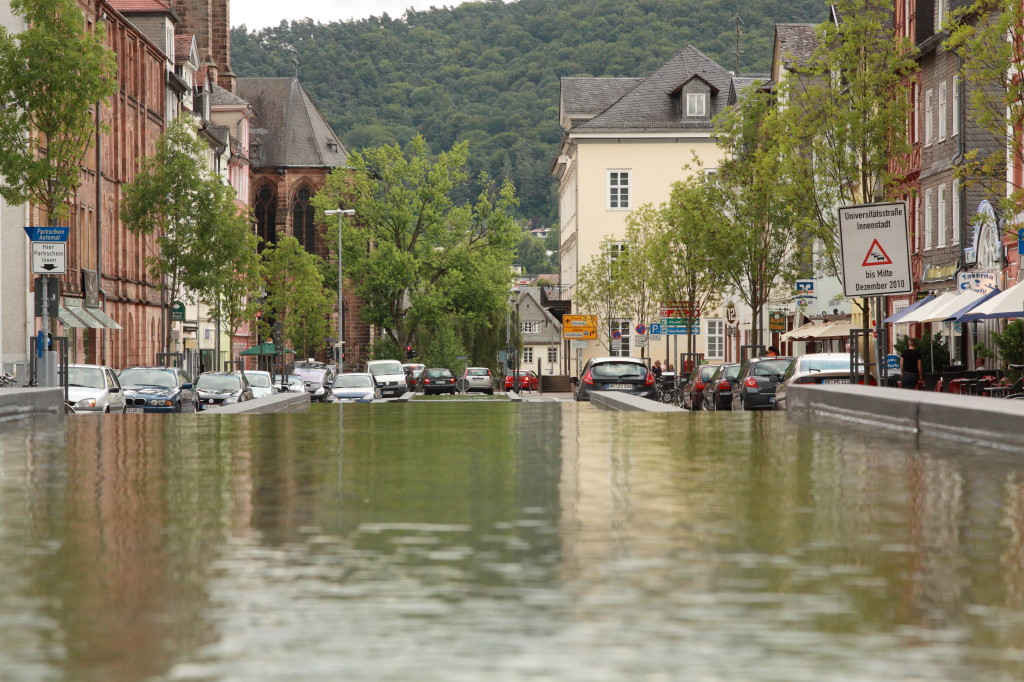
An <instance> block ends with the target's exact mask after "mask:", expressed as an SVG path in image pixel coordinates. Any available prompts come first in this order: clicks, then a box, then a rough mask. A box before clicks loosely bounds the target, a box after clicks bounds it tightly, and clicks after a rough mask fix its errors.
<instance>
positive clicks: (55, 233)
mask: <svg viewBox="0 0 1024 682" xmlns="http://www.w3.org/2000/svg"><path fill="white" fill-rule="evenodd" d="M69 232H71V228H70V227H26V228H25V234H27V235H28V239H29V241H33V242H66V241H67V240H68V233H69Z"/></svg>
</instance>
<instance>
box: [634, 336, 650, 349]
mask: <svg viewBox="0 0 1024 682" xmlns="http://www.w3.org/2000/svg"><path fill="white" fill-rule="evenodd" d="M633 345H634V346H636V347H637V348H646V347H647V337H646V336H641V335H637V336H635V337H633Z"/></svg>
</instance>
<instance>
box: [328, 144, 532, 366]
mask: <svg viewBox="0 0 1024 682" xmlns="http://www.w3.org/2000/svg"><path fill="white" fill-rule="evenodd" d="M467 161H468V145H467V144H465V143H460V144H458V145H456V146H455V147H453V148H452V149H451V150H449V151H446V152H441V153H439V154H437V155H436V156H435V155H432V154H430V152H429V150H428V149H427V144H426V142H425V140H424V139H423V138H422V137H417V138H415V139H414V140H413V141H412V142H410V143H409V144H408V145H407V147H406V149H405V150H403V149H401V148H399V147H398V146H385V147H379V148H376V149H369V150H365V151H364V152H362V153H354V154H353V155H352V156H351V158H350V159H349V165H350V169H344V170H340V171H335V172H334V173H332V174H331V175H330V176H329V177H328V179H327V183H326V185H325V187H324V188H323V189H322V190H321V191H320V192H319V193H318V194H317V196H316V197H314V199H313V203H314V204H315V205H316V206H317V208H318V209H319V210H321V211H322V210H325V209H333V208H335V207H337V206H345V207H351V208H354V209H355V211H356V214H355V216H354V217H351V218H349V219H347V220H345V222H344V227H343V232H342V243H343V249H344V263H345V268H344V269H345V274H346V276H347V277H348V278H349V279H350V281H351V282H352V283H353V286H354V289H355V291H356V293H358V294H359V296H360V297H361V299H362V302H363V304H362V308H361V315H362V317H363V320H364V321H366V322H368V323H369V324H373V325H376V326H378V327H380V328H382V329H384V330H385V333H386V334H387V335H388V336H389V337H390V338H391V339H392V340H393V341H394V342H395V345H396V346H397V347H399V348H404V347H406V346H407V345H412V346H413V347H417V346H418V345H419V344H420V341H421V335H424V336H425V334H426V333H428V332H429V330H433V329H436V328H437V327H438V326H439V324H440V323H441V322H442V321H444V320H455V321H457V323H458V327H457V328H459V329H461V330H462V332H463V339H468V338H469V336H467V334H469V335H472V334H474V333H475V331H474V330H475V328H476V327H478V326H480V327H483V328H484V329H486V330H488V332H489V333H490V334H492V335H494V334H496V333H497V332H496V330H494V329H493V328H492V327H491V326H490V320H491V318H492V314H493V313H494V311H496V310H504V306H505V298H506V294H507V291H508V287H509V284H510V281H511V265H512V258H513V254H514V249H515V246H516V244H517V243H518V241H519V239H520V237H521V235H522V231H521V230H520V228H519V227H518V226H517V225H516V223H515V222H514V221H513V220H512V217H511V215H510V211H511V210H512V209H513V208H514V207H515V205H516V198H515V191H514V189H513V187H512V185H511V183H509V182H505V183H502V184H501V185H500V186H498V185H496V184H495V183H494V182H492V181H491V180H490V179H489V178H488V177H486V176H481V177H480V178H479V179H478V181H477V182H476V183H471V182H469V180H468V178H467V176H466V165H467ZM467 186H470V187H474V188H475V189H476V190H477V192H478V194H477V195H476V197H475V199H474V200H473V201H463V202H459V201H456V199H455V198H454V195H455V190H456V188H460V189H461V188H465V187H467ZM332 227H333V226H332ZM335 229H336V228H335ZM334 235H335V236H336V235H337V233H336V232H334ZM328 239H329V241H330V242H331V243H332V245H333V244H336V243H337V239H336V238H332V237H331V236H330V233H329V235H328ZM467 345H468V344H467Z"/></svg>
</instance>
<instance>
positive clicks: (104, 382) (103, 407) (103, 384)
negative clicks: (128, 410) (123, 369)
mask: <svg viewBox="0 0 1024 682" xmlns="http://www.w3.org/2000/svg"><path fill="white" fill-rule="evenodd" d="M68 402H69V403H70V404H71V406H72V407H74V408H75V412H124V391H122V390H121V384H120V383H119V382H118V380H117V375H116V374H115V373H114V370H113V369H111V368H110V367H105V366H103V365H68Z"/></svg>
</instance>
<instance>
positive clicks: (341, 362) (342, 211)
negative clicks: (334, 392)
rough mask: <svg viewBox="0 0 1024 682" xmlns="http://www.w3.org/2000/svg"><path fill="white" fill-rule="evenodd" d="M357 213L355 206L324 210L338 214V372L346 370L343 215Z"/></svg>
mask: <svg viewBox="0 0 1024 682" xmlns="http://www.w3.org/2000/svg"><path fill="white" fill-rule="evenodd" d="M355 214H356V210H355V209H354V208H334V209H330V210H327V211H324V215H336V216H338V374H343V373H344V372H345V325H344V320H343V315H344V313H343V312H342V307H341V306H342V300H341V217H342V216H346V215H355Z"/></svg>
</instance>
